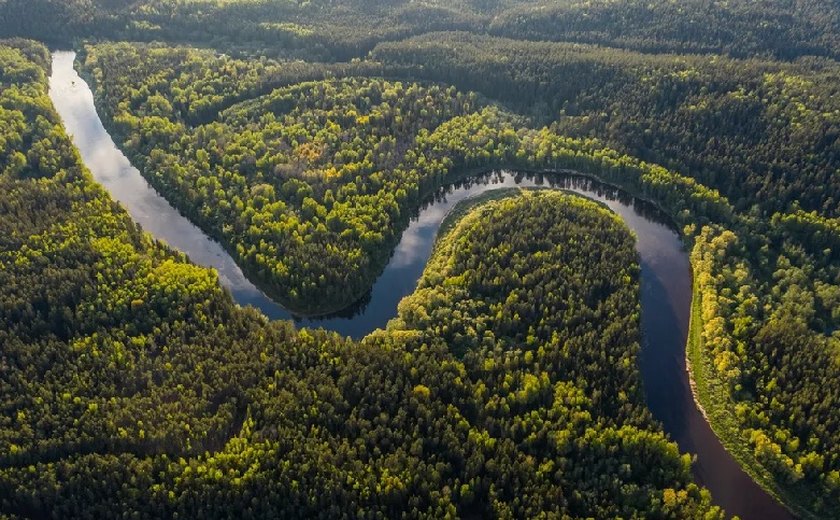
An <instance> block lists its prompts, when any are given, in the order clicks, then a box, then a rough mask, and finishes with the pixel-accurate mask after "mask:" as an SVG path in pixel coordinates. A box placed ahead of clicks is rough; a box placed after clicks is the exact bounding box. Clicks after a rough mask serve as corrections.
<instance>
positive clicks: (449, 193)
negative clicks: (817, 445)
mask: <svg viewBox="0 0 840 520" xmlns="http://www.w3.org/2000/svg"><path fill="white" fill-rule="evenodd" d="M74 59H75V53H73V52H63V51H61V52H54V53H53V63H52V75H51V77H50V98H51V99H52V101H53V104H54V105H55V107H56V110H57V111H58V113H59V114H60V115H61V118H62V120H63V121H64V125H65V127H66V129H67V131H68V133H69V134H70V135H71V136H72V139H73V142H74V144H75V145H76V147H77V148H78V149H79V151H80V152H81V156H82V159H83V160H84V162H85V164H86V165H87V167H88V169H89V170H90V171H91V173H92V174H93V176H94V178H95V179H96V180H97V181H98V182H99V183H100V184H102V185H103V186H104V187H105V188H106V189H107V190H108V191H109V192H110V194H111V196H112V197H113V198H114V199H116V200H117V201H119V202H120V203H121V204H122V205H123V206H124V207H125V208H126V210H128V212H129V214H131V216H132V217H133V218H134V220H135V221H137V222H138V223H139V224H140V225H141V226H142V227H143V229H144V230H146V231H148V232H150V233H151V234H153V235H154V236H155V237H156V238H158V239H160V240H162V241H164V242H166V243H168V244H169V245H170V246H171V247H173V248H174V249H177V250H179V251H182V252H184V253H186V254H187V255H188V256H189V258H190V260H191V261H193V262H195V263H196V264H200V265H203V266H206V267H212V268H215V269H216V270H217V271H218V273H219V278H220V281H221V283H222V284H223V285H224V286H225V287H227V288H228V289H229V290H230V292H231V294H232V295H233V297H234V299H235V300H236V301H237V302H238V303H239V304H241V305H252V306H254V307H256V308H258V309H260V310H261V311H262V312H263V313H264V314H265V315H266V316H268V317H269V318H272V319H294V320H295V321H296V323H297V324H298V325H299V326H310V327H323V328H326V329H330V330H334V331H336V332H339V333H340V334H343V335H347V336H352V337H354V338H361V337H363V336H365V335H366V334H368V333H369V332H371V331H373V330H375V329H377V328H381V327H384V326H385V324H386V323H387V322H388V320H389V319H391V318H393V317H394V316H396V312H397V304H398V303H399V301H400V300H401V299H402V298H403V297H405V296H408V295H409V294H411V293H412V292H413V291H414V288H415V286H416V284H417V281H418V279H419V278H420V275H421V274H422V272H423V269H424V267H425V265H426V262H427V261H428V259H429V257H430V255H431V252H432V247H433V245H434V240H435V236H436V235H437V231H438V228H439V227H440V224H441V222H442V221H443V219H444V217H445V216H446V214H447V213H448V212H449V211H450V210H451V209H452V208H453V207H454V206H455V205H456V204H457V203H458V202H460V201H462V200H464V199H466V198H469V197H473V196H475V195H478V194H480V193H483V192H485V191H488V190H493V189H499V188H509V187H516V186H519V187H534V186H542V187H554V188H562V189H566V190H569V191H573V192H576V193H578V194H581V195H584V196H586V197H589V198H591V199H594V200H597V201H600V202H602V203H604V204H606V205H607V206H608V207H609V208H610V209H611V210H612V211H614V212H615V213H617V214H618V215H620V216H621V217H622V218H623V219H624V222H625V223H626V224H627V226H628V227H629V228H630V229H632V230H633V231H634V233H635V234H636V237H637V242H636V248H637V250H638V252H639V256H640V260H641V307H642V313H641V322H642V323H641V326H642V327H641V328H642V351H641V356H640V360H639V363H640V369H641V374H642V379H643V383H644V389H645V396H646V401H647V404H648V406H649V407H650V409H651V411H652V412H653V414H654V416H655V417H656V418H657V419H658V420H660V421H661V422H662V424H663V426H664V428H665V431H666V432H667V433H668V434H669V435H670V436H671V438H672V439H673V440H675V441H676V442H677V443H678V444H679V447H680V450H681V451H683V452H689V453H692V454H696V455H697V460H696V462H695V464H694V466H693V469H694V476H695V480H696V481H697V482H698V483H699V484H701V485H704V486H706V487H707V488H709V490H710V491H711V492H712V497H713V499H714V502H715V503H716V504H718V505H720V506H722V507H723V508H724V509H725V510H726V511H727V512H728V513H730V514H735V515H739V516H740V517H741V518H743V519H745V520H752V519H755V520H777V519H789V518H793V516H792V515H791V514H790V513H789V512H788V511H787V510H786V509H785V508H784V507H782V506H781V505H780V504H779V503H777V502H776V501H775V499H773V498H772V497H771V496H770V495H768V494H767V493H765V492H764V490H762V489H761V488H760V487H759V486H758V485H757V484H756V483H755V482H754V481H753V480H752V479H751V478H750V477H749V476H748V475H747V474H746V473H744V472H743V471H742V470H741V468H740V466H739V465H738V463H737V462H735V460H734V459H733V458H732V457H731V456H730V455H729V454H728V453H727V452H726V450H725V449H724V448H723V446H722V445H721V443H720V441H719V440H718V439H717V437H716V436H715V435H714V433H713V432H712V430H711V428H710V427H709V425H708V423H707V422H706V420H705V418H704V417H703V415H702V414H701V413H700V412H699V411H698V410H697V408H696V406H695V404H694V401H693V398H692V395H691V390H690V387H689V382H688V375H687V372H686V364H685V344H686V338H687V334H688V321H689V312H690V306H691V268H690V264H689V261H688V256H687V254H686V252H685V250H684V248H683V245H682V242H681V240H680V237H679V236H678V234H677V233H676V232H675V231H674V230H673V229H672V228H671V227H670V226H669V224H668V222H669V221H668V219H667V217H666V216H665V215H663V214H662V213H661V212H660V211H658V210H657V209H656V208H655V207H653V206H652V205H650V204H649V203H646V202H644V201H641V200H639V199H635V198H633V197H631V196H629V195H627V194H626V193H624V192H622V191H621V190H619V189H617V188H614V187H611V186H607V185H605V184H601V183H599V182H597V181H595V180H592V179H590V178H587V177H583V176H580V175H575V174H570V173H555V174H528V173H520V172H510V171H494V172H489V173H486V174H482V175H474V176H472V177H470V178H468V179H465V180H462V181H461V182H459V183H455V184H452V185H450V186H447V187H445V188H443V189H441V190H439V192H438V193H436V194H435V195H434V196H433V197H430V199H429V200H428V201H427V202H426V203H425V204H424V205H423V207H421V208H420V209H419V210H418V212H417V213H416V215H415V217H414V218H413V219H412V220H411V223H410V224H409V226H408V228H407V229H406V230H405V231H404V232H403V235H402V238H401V240H400V242H399V245H398V246H397V247H396V249H395V250H394V253H393V255H392V257H391V259H390V261H389V263H388V265H387V267H386V268H385V270H384V272H383V273H382V274H381V275H380V277H379V278H378V279H377V281H376V283H375V284H374V285H373V287H372V288H371V290H370V292H369V294H368V295H367V296H366V297H365V298H363V300H362V301H361V302H359V303H358V304H357V305H354V306H353V307H351V308H350V309H347V310H346V311H344V312H342V313H339V314H337V315H334V316H331V317H326V318H318V319H298V318H295V316H293V315H292V314H291V313H289V312H288V311H286V310H285V309H283V308H282V307H281V306H280V305H278V304H277V303H275V302H274V301H272V300H271V299H269V298H268V297H267V296H265V295H264V294H263V293H262V292H261V291H260V290H259V289H258V288H257V287H255V286H254V284H252V283H251V282H250V281H249V280H248V279H247V278H246V277H245V276H244V275H243V273H242V270H241V269H240V268H239V267H238V266H237V265H236V263H235V262H234V261H233V259H232V258H231V257H230V255H228V254H227V252H226V251H225V250H224V249H223V248H222V246H221V245H219V244H218V243H217V242H215V241H214V240H212V239H211V238H209V237H208V236H207V235H205V234H204V233H203V232H202V231H201V230H200V229H199V228H198V227H196V226H195V225H194V224H192V223H191V222H190V221H189V220H187V219H186V218H185V217H183V216H182V215H181V214H180V213H178V211H177V210H175V209H174V208H173V207H172V206H171V205H170V204H169V203H168V202H167V201H166V200H165V199H164V198H163V197H161V196H160V195H158V194H157V192H155V190H154V189H152V188H151V187H150V186H149V184H148V183H147V182H146V180H145V179H144V178H143V177H142V176H141V174H140V172H139V171H138V170H137V169H136V168H134V167H133V166H131V163H130V162H129V161H128V159H127V158H126V157H125V155H123V153H122V152H121V151H120V150H119V149H118V148H117V146H116V145H115V144H114V142H113V140H112V139H111V136H110V135H109V134H108V132H107V131H106V130H105V128H104V126H103V125H102V121H101V120H100V119H99V116H98V114H97V112H96V108H95V106H94V101H93V94H92V92H91V90H90V88H89V87H88V85H87V84H86V83H85V81H84V80H83V79H82V78H81V77H80V76H79V75H78V74H77V73H76V71H75V70H74V68H73V62H74Z"/></svg>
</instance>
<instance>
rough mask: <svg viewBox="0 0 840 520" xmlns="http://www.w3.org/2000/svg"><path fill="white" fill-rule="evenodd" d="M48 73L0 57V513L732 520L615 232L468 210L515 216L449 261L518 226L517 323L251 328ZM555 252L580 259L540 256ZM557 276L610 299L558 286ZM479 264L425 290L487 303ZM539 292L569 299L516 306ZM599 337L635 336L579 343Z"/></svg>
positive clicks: (591, 211) (519, 207)
mask: <svg viewBox="0 0 840 520" xmlns="http://www.w3.org/2000/svg"><path fill="white" fill-rule="evenodd" d="M46 66H47V64H46V51H45V49H44V48H43V47H39V46H37V45H32V44H30V43H25V42H4V44H3V45H2V46H0V70H2V71H3V72H2V76H0V81H1V82H2V85H3V90H2V93H0V107H2V109H0V114H1V115H2V117H3V118H4V120H6V121H13V122H14V125H4V130H5V132H4V135H3V139H4V140H3V143H4V146H5V147H6V148H4V150H5V152H6V153H5V154H4V157H6V156H8V157H14V158H15V159H14V162H9V163H7V164H4V165H3V170H2V174H0V183H2V190H0V217H1V218H0V226H2V233H0V265H2V267H3V268H2V269H0V282H2V287H3V291H2V293H0V322H2V324H3V326H2V328H0V341H2V344H3V357H2V363H0V374H2V377H0V381H2V384H0V403H2V404H0V406H2V407H3V413H2V414H0V421H2V422H0V453H2V456H0V511H2V512H3V513H4V514H9V515H12V517H15V516H20V517H27V516H35V517H55V518H67V517H83V518H101V517H119V516H123V515H126V514H130V515H133V516H156V517H174V516H182V517H192V516H197V515H198V516H206V517H237V518H242V517H246V518H254V517H263V518H264V517H274V516H278V515H279V516H322V517H334V516H337V515H341V514H344V515H348V516H365V517H392V516H395V515H401V514H406V515H409V516H415V517H416V516H429V517H441V516H454V515H460V516H489V515H492V516H500V517H511V516H518V517H524V516H536V515H539V514H554V515H570V516H574V517H614V516H621V517H626V518H630V517H637V518H638V517H656V518H675V519H677V518H701V517H702V518H707V519H711V518H722V517H723V516H722V513H721V512H720V511H719V510H718V509H717V508H715V507H713V506H711V505H710V497H709V495H708V492H706V491H704V490H702V489H700V488H698V487H697V486H696V485H695V484H693V483H692V482H691V477H690V471H689V468H690V458H689V457H688V456H686V455H680V454H679V452H678V451H677V448H676V446H675V445H674V444H673V443H671V442H669V441H668V440H667V439H666V438H665V437H664V435H663V434H662V433H661V431H659V428H658V426H657V425H656V424H655V423H654V422H653V421H652V419H651V418H650V414H649V412H647V410H646V408H645V407H644V405H643V403H642V400H641V394H640V384H639V376H638V370H637V368H636V363H635V357H636V355H637V352H638V335H639V332H638V295H637V293H638V266H637V264H636V260H635V254H634V252H633V239H632V237H631V236H630V234H629V232H628V231H627V230H626V229H625V228H624V227H623V225H621V223H620V221H619V220H618V219H617V217H615V216H613V215H611V214H610V213H609V212H608V211H606V210H605V209H602V208H600V207H599V206H597V205H595V204H594V203H590V202H585V201H582V200H579V199H577V198H573V197H570V196H565V195H560V194H542V193H537V194H528V195H525V196H520V197H517V198H516V199H515V200H511V201H502V202H497V203H493V205H491V206H488V207H487V208H479V209H478V210H477V211H491V212H493V213H494V214H495V215H498V217H499V220H498V221H497V225H496V226H495V227H494V228H493V230H492V234H491V236H489V237H488V236H485V235H484V234H483V233H477V232H476V230H477V229H479V228H478V227H477V225H478V221H477V220H476V219H477V218H480V217H481V215H479V216H478V217H475V216H473V214H472V213H470V214H469V215H468V217H467V218H465V220H464V223H463V224H459V225H458V226H457V227H456V228H454V229H453V231H452V232H451V233H450V234H449V235H447V238H446V240H445V241H443V242H442V244H441V246H440V248H439V251H438V253H437V256H436V258H440V260H437V259H436V260H435V262H438V261H445V258H446V256H447V255H449V254H450V252H449V249H448V248H449V246H448V245H447V244H449V243H450V241H453V240H457V241H460V242H466V243H469V244H471V245H470V250H472V251H474V252H475V253H476V254H478V255H483V254H484V253H485V252H489V251H498V250H499V247H500V246H503V245H504V244H507V243H508V242H507V240H508V239H509V238H510V235H509V234H508V232H507V231H506V230H507V228H508V224H509V222H511V221H516V222H517V223H518V226H519V231H520V232H521V235H520V238H519V239H517V240H516V242H514V243H513V247H510V248H508V249H507V253H505V254H500V255H499V256H498V258H497V259H498V260H499V264H498V265H499V268H500V270H499V272H498V278H499V282H498V288H499V289H500V291H501V292H497V293H496V294H497V296H494V297H493V298H498V295H499V294H503V293H508V294H510V295H511V301H510V302H502V301H501V300H499V301H498V302H494V301H493V300H489V299H486V298H485V297H484V296H482V295H480V294H479V293H476V296H477V299H476V303H475V304H474V305H473V304H470V303H469V301H468V298H465V297H464V296H465V295H464V294H463V293H462V294H459V295H457V296H456V295H455V294H452V296H451V297H450V298H449V299H448V300H447V301H441V302H435V303H431V302H429V303H424V302H423V299H424V298H425V296H424V295H423V294H419V295H418V296H417V297H414V298H413V299H412V300H411V303H409V304H406V306H405V307H404V308H403V312H402V318H401V322H400V323H401V326H397V324H396V323H395V324H392V328H391V329H390V330H388V331H379V332H377V333H375V334H374V335H372V336H370V337H368V338H367V339H365V340H364V341H362V342H361V343H352V342H350V341H349V340H345V339H341V338H339V337H338V336H336V335H334V334H329V333H326V332H323V331H310V330H300V331H296V330H294V328H293V327H292V326H291V325H290V324H289V323H286V322H268V321H267V320H266V319H265V318H264V317H262V316H261V315H259V313H257V312H256V311H254V310H253V309H243V308H239V307H238V306H236V305H234V304H233V302H232V301H231V298H230V296H229V295H228V294H227V293H226V292H225V291H223V290H222V289H221V288H220V287H219V285H218V280H217V276H216V274H215V273H214V272H213V271H209V270H206V269H203V268H199V267H196V266H193V265H191V264H189V263H188V262H187V261H186V259H185V258H184V257H183V256H182V255H179V254H176V253H173V252H172V251H170V250H169V249H167V248H166V247H165V246H163V245H162V244H160V243H158V242H156V241H154V240H153V239H152V238H151V237H150V236H149V235H147V234H144V233H142V232H141V231H140V230H139V229H138V228H137V227H136V225H135V224H133V223H132V222H131V220H130V219H129V217H128V215H127V214H126V213H125V212H124V211H123V210H122V209H121V208H120V207H119V206H117V205H116V204H114V203H113V202H112V201H111V200H110V199H109V198H108V196H107V194H106V193H105V192H104V191H103V189H102V188H100V187H98V186H97V185H96V184H95V183H94V182H93V181H92V179H91V178H90V176H89V174H88V173H87V172H86V170H85V169H84V168H83V166H82V165H81V164H80V161H79V158H78V155H77V153H76V152H75V151H74V149H73V148H72V146H71V144H70V141H69V139H68V138H67V136H66V135H65V134H64V132H63V130H62V128H61V126H60V124H59V123H58V118H57V115H56V114H55V112H54V111H53V109H52V108H51V106H50V103H49V98H48V97H47V96H46V81H45V77H46V76H45V75H46V70H45V68H46ZM31 143H36V144H31ZM38 143H40V144H38ZM24 150H26V153H24V152H23V151H24ZM546 231H548V232H549V237H551V238H553V239H555V240H558V241H560V240H574V241H576V243H577V244H578V246H577V247H555V243H554V242H549V241H546V240H544V241H542V242H538V241H536V237H539V236H542V234H543V233H544V232H546ZM535 248H536V249H535ZM537 249H539V250H541V251H543V253H544V254H542V255H540V254H534V253H537V252H538V251H537ZM558 260H568V261H569V262H573V264H574V265H579V266H581V267H585V269H586V273H587V275H591V276H593V277H595V279H597V280H599V282H598V283H597V285H595V286H594V287H593V286H590V285H589V284H588V283H587V282H585V281H584V278H583V277H578V278H577V279H575V280H572V279H570V280H569V281H568V283H567V284H565V283H562V284H560V285H558V280H557V279H556V278H554V277H553V276H552V268H553V262H554V261H558ZM463 261H467V262H468V261H469V259H468V258H465V257H463V256H461V260H460V261H459V262H458V263H457V264H455V265H454V266H453V269H452V271H450V272H448V274H447V278H445V279H441V278H437V279H432V278H430V277H426V278H424V283H423V286H424V291H428V290H434V287H435V286H436V285H437V284H442V285H444V286H446V287H449V288H450V289H449V290H450V291H451V290H455V289H456V288H457V287H458V286H459V283H460V282H457V280H464V282H463V283H465V284H466V285H463V286H462V288H463V289H466V290H467V291H472V290H473V289H475V288H476V287H477V286H476V285H475V284H476V283H479V284H480V283H483V282H481V280H467V279H464V278H462V270H463V269H464V268H468V265H467V264H463V263H462V262H463ZM570 265H572V264H570ZM523 270H525V271H523ZM531 273H533V274H537V273H539V275H538V276H531V277H525V276H523V275H525V274H531ZM544 285H545V286H546V287H547V289H550V290H552V291H555V292H556V293H557V294H558V296H559V295H562V298H563V299H562V301H560V300H558V301H556V302H555V303H552V304H551V305H548V306H542V305H533V304H526V303H524V302H523V303H521V304H519V303H516V302H515V301H514V300H515V299H516V298H518V297H524V296H526V295H529V294H533V293H534V292H535V291H541V290H544V289H543V286H544ZM488 304H489V305H500V304H501V305H503V306H504V307H505V308H506V309H509V310H512V311H517V312H521V313H523V314H522V315H520V316H519V317H514V318H512V319H508V318H505V319H499V318H497V317H496V316H495V315H493V316H491V315H489V313H490V312H492V311H491V309H489V308H487V307H486V305H488ZM424 306H425V308H426V309H428V310H427V311H426V312H427V313H428V314H430V315H433V316H436V317H438V318H440V317H443V316H445V313H447V312H459V313H468V314H469V316H468V318H469V322H470V323H472V325H470V326H471V327H472V326H476V327H482V328H483V331H484V334H483V336H482V342H481V344H475V345H473V344H469V343H467V342H464V341H461V340H459V339H458V336H457V334H458V332H457V331H451V332H450V331H446V330H444V329H441V328H440V327H435V326H433V325H432V324H431V323H430V324H429V326H428V327H425V330H416V329H413V330H412V329H410V328H409V327H416V326H417V325H419V324H418V323H417V322H414V321H412V319H411V318H410V316H412V315H414V316H417V314H416V313H421V314H422V313H423V312H424V311H423V309H424ZM447 306H449V307H450V309H449V310H447ZM409 309H411V310H409ZM526 312H528V313H531V314H529V315H528V318H529V319H530V317H533V318H538V321H537V323H539V322H544V326H542V327H538V328H536V329H534V330H533V331H531V330H530V324H529V322H528V321H526V315H525V314H524V313H526ZM558 313H562V314H558ZM592 313H596V314H597V313H604V314H615V315H621V316H623V320H624V321H623V322H622V323H623V325H622V326H616V325H614V324H610V323H609V322H607V321H600V322H591V323H589V324H588V325H583V326H582V327H580V328H569V327H568V326H567V324H566V322H565V318H567V317H570V316H572V315H576V316H578V317H580V318H584V317H586V316H589V315H590V314H592ZM465 317H466V316H465ZM465 323H466V321H465ZM591 327H594V328H591ZM549 329H551V330H549ZM605 347H606V348H605ZM570 349H571V350H570ZM605 360H614V361H615V362H614V363H612V362H605ZM595 388H600V389H610V388H615V389H621V390H620V391H617V392H592V391H591V390H592V389H595Z"/></svg>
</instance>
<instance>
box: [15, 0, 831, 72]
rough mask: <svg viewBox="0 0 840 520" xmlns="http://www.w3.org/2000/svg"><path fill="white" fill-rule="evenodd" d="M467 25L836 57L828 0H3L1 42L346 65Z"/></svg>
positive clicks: (619, 43)
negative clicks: (87, 41)
mask: <svg viewBox="0 0 840 520" xmlns="http://www.w3.org/2000/svg"><path fill="white" fill-rule="evenodd" d="M457 30H468V31H470V32H474V33H489V34H494V35H498V36H505V37H513V38H518V39H529V40H535V41H543V40H548V41H575V42H581V43H596V44H600V45H605V46H610V47H624V48H631V49H635V50H640V51H644V52H682V53H718V54H719V53H725V54H729V55H733V56H740V57H744V56H773V57H776V58H780V59H795V58H797V57H800V56H827V57H831V58H834V59H836V58H838V57H840V36H838V35H840V15H838V12H837V8H836V4H835V3H833V2H832V1H831V0H761V1H754V0H730V1H728V2H716V1H711V0H691V1H684V2H653V3H651V2H644V1H642V0H627V1H623V2H615V1H611V0H597V1H581V0H563V1H549V0H450V1H441V0H424V1H422V2H416V1H411V0H387V1H381V0H350V1H342V2H336V1H333V0H307V1H301V0H282V1H276V0H259V1H253V0H235V1H229V0H189V1H177V2H176V1H171V0H170V1H166V0H140V1H137V0H3V1H2V2H0V36H29V37H35V38H39V39H44V40H47V41H63V42H68V41H73V40H74V39H79V38H109V39H117V40H141V41H150V40H169V41H182V42H191V43H193V44H210V45H213V46H216V47H226V48H230V49H239V50H247V51H250V52H253V51H258V52H265V53H273V54H282V55H297V56H308V57H318V58H319V59H328V60H348V59H350V58H353V57H360V56H363V55H364V54H365V53H367V52H368V51H369V50H370V49H371V48H373V47H374V46H375V45H376V44H377V43H379V42H382V41H392V40H400V39H404V38H407V37H410V36H416V35H418V34H423V33H428V32H432V31H457Z"/></svg>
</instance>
